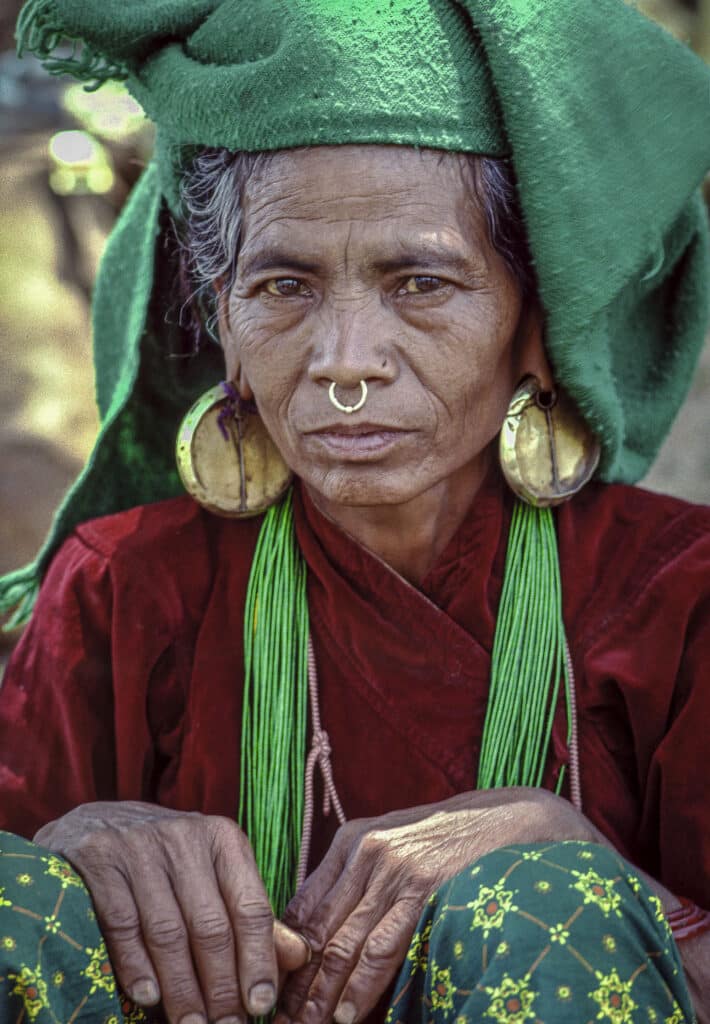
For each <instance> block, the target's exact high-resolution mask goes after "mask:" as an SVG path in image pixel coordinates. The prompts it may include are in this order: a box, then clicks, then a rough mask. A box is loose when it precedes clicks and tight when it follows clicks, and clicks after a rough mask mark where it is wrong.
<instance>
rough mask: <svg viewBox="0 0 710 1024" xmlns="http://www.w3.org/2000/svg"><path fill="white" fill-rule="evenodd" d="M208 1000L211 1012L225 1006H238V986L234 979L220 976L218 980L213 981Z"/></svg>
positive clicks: (229, 1007)
mask: <svg viewBox="0 0 710 1024" xmlns="http://www.w3.org/2000/svg"><path fill="white" fill-rule="evenodd" d="M209 1001H210V1005H211V1007H212V1010H213V1012H214V1011H215V1010H217V1011H219V1010H223V1009H225V1008H228V1009H230V1010H231V1009H232V1008H238V1007H239V1005H240V1002H239V988H238V987H237V983H236V980H235V979H231V978H222V979H220V980H219V981H214V982H213V983H212V985H211V986H210V991H209Z"/></svg>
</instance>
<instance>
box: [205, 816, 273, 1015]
mask: <svg viewBox="0 0 710 1024" xmlns="http://www.w3.org/2000/svg"><path fill="white" fill-rule="evenodd" d="M212 856H213V860H214V868H215V873H216V877H217V882H218V884H219V888H220V891H221V893H222V898H223V900H224V902H225V905H226V907H227V911H228V913H229V917H230V920H231V923H232V929H233V932H234V936H235V939H236V947H237V970H238V977H239V987H240V990H241V993H242V1000H243V1002H244V1004H245V1006H246V1008H247V1010H248V1011H249V1013H250V1014H252V1015H253V1016H264V1015H265V1014H267V1013H270V1012H271V1010H272V1009H273V1007H274V1004H275V1002H276V993H277V988H278V981H279V973H278V964H277V962H276V949H275V944H274V915H273V912H272V910H271V904H270V903H269V898H268V896H267V895H266V889H265V888H264V884H263V882H262V881H261V878H260V877H259V871H258V869H257V866H256V861H255V860H254V855H253V853H252V850H251V847H250V846H249V842H248V840H247V839H246V836H245V835H244V833H243V832H242V831H241V829H239V827H238V826H237V825H236V824H234V822H231V821H229V820H228V819H226V818H225V819H224V820H223V821H222V822H220V824H219V825H218V826H217V828H216V830H215V832H214V835H213V849H212Z"/></svg>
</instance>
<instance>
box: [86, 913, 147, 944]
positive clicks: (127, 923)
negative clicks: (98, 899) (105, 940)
mask: <svg viewBox="0 0 710 1024" xmlns="http://www.w3.org/2000/svg"><path fill="white" fill-rule="evenodd" d="M96 912H97V916H98V918H99V920H100V922H101V930H102V931H103V932H104V933H105V934H106V936H107V937H109V936H110V937H111V938H112V939H113V940H114V941H115V942H130V941H131V940H134V939H139V938H140V935H141V925H140V919H139V917H138V913H137V911H136V909H135V907H126V906H104V907H98V906H97V908H96Z"/></svg>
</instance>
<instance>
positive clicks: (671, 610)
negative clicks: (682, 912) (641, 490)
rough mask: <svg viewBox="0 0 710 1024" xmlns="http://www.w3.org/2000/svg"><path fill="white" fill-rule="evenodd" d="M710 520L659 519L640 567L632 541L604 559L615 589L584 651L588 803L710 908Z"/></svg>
mask: <svg viewBox="0 0 710 1024" xmlns="http://www.w3.org/2000/svg"><path fill="white" fill-rule="evenodd" d="M681 511H682V510H681ZM709 526H710V516H709V515H708V514H707V513H706V512H704V510H702V509H698V510H695V509H692V508H690V507H688V512H687V514H686V513H685V512H683V514H681V515H679V516H677V517H676V518H675V519H674V520H673V521H672V522H671V523H670V524H669V525H668V524H664V523H659V524H656V528H655V530H654V531H653V532H652V534H651V540H652V542H653V543H646V544H645V546H642V549H641V552H642V555H643V557H642V558H640V559H639V558H638V555H637V556H636V557H637V565H636V568H635V569H634V570H633V571H630V570H629V569H628V567H627V566H626V565H625V564H624V562H623V560H622V559H623V552H622V554H621V555H620V556H619V557H617V558H615V559H610V558H607V559H606V562H602V563H601V564H602V565H606V575H605V576H604V577H603V579H602V582H601V584H600V587H599V588H597V589H601V587H603V586H604V585H606V586H607V589H608V588H609V587H610V586H611V585H612V584H613V581H614V580H618V581H619V588H618V594H617V595H615V599H614V600H613V601H611V602H610V603H609V605H608V609H607V613H606V615H605V617H601V618H599V621H598V623H597V626H596V628H595V635H594V640H593V642H592V643H590V644H589V646H587V648H586V650H585V651H584V652H583V653H582V655H581V657H580V662H581V664H582V666H583V675H582V677H581V679H580V691H579V696H580V708H581V714H580V722H579V725H580V752H581V759H582V787H583V796H584V803H585V809H586V810H587V813H588V814H589V816H590V817H591V818H592V820H593V821H594V822H595V824H597V825H598V827H599V828H601V830H602V831H603V832H604V833H605V834H606V835H608V836H609V838H611V840H612V841H613V842H615V843H616V844H617V845H618V846H619V848H620V849H622V850H623V851H624V852H625V853H626V855H627V856H629V857H630V859H631V860H632V861H634V862H635V863H637V864H638V865H639V866H640V867H642V868H643V869H644V870H645V871H647V872H648V873H649V874H651V875H652V876H654V877H655V878H657V879H658V880H659V881H660V882H662V883H663V885H665V886H666V887H667V888H668V889H670V890H671V891H672V892H673V893H675V894H676V895H678V896H686V897H689V898H690V899H692V900H694V901H695V902H697V903H698V904H700V905H701V906H704V907H707V908H710V771H709V770H708V762H709V761H710V675H709V673H708V665H709V664H710V660H709V659H710V531H709V529H708V527H709ZM642 539H643V538H642ZM629 548H630V549H631V548H632V544H631V543H629ZM608 580H611V581H612V583H611V584H610V583H608V582H606V581H608ZM595 595H596V591H595ZM602 596H604V595H602Z"/></svg>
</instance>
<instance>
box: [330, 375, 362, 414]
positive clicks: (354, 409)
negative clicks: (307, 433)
mask: <svg viewBox="0 0 710 1024" xmlns="http://www.w3.org/2000/svg"><path fill="white" fill-rule="evenodd" d="M335 388H336V384H335V381H334V380H332V381H331V382H330V387H329V388H328V398H329V399H330V400H331V402H332V403H333V405H334V406H335V408H336V409H337V410H338V412H346V413H347V414H348V415H350V413H351V412H357V411H358V409H362V407H363V405H364V404H365V402H366V401H367V384H366V383H365V381H364V380H361V381H360V392H361V394H360V400H359V401H358V402H357V404H356V405H343V403H342V402H339V401H338V397H337V395H336V394H335Z"/></svg>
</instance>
